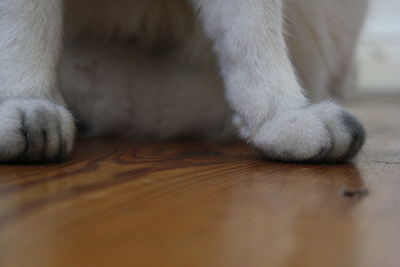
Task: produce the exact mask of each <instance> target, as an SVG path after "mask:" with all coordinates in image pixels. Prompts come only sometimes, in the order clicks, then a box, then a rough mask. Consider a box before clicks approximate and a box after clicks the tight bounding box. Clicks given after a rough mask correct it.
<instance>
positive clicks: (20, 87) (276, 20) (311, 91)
mask: <svg viewBox="0 0 400 267" xmlns="http://www.w3.org/2000/svg"><path fill="white" fill-rule="evenodd" d="M62 2H63V3H62ZM61 4H64V6H65V7H64V9H65V18H64V23H63V21H62V15H61ZM365 10H366V1H365V0H348V1H345V0H332V1H321V0H304V1H295V0H248V1H243V0H191V1H188V0H169V1H164V0H119V1H114V0H64V1H61V0H1V1H0V49H1V50H0V97H1V98H3V99H14V100H13V101H18V99H19V98H25V100H23V101H25V102H23V103H25V104H23V103H22V102H21V105H20V106H19V107H20V108H21V109H25V110H26V112H30V110H31V109H30V108H28V106H31V105H39V106H40V105H42V104H38V102H33V100H32V103H31V104H28V103H27V102H26V101H28V102H29V100H27V98H40V99H46V101H54V102H55V103H58V104H62V103H63V101H62V99H61V97H60V95H59V92H60V91H61V92H62V94H63V96H64V98H65V101H66V103H67V105H68V106H69V107H70V108H71V109H72V110H73V112H74V113H75V114H76V117H77V119H78V121H79V123H80V124H83V125H85V126H86V128H87V129H88V131H89V132H88V133H89V134H90V135H92V136H95V135H108V134H115V135H128V136H132V137H135V138H157V139H165V138H174V137H179V136H183V135H190V136H200V137H206V138H214V139H219V140H227V139H231V138H232V137H235V136H237V132H238V133H239V136H240V137H242V138H244V139H246V140H247V141H248V142H249V143H251V144H253V145H254V146H256V147H257V148H259V149H261V150H262V151H264V152H265V153H266V156H268V157H271V158H275V159H279V160H296V161H303V160H316V161H337V160H343V159H348V158H350V157H352V156H354V154H355V153H356V152H357V151H358V150H359V148H360V146H361V145H362V141H363V130H362V127H361V126H360V125H359V123H358V122H357V120H356V119H355V118H354V117H353V116H352V115H351V114H349V113H348V112H347V111H345V110H343V109H342V108H341V107H339V106H337V105H335V104H332V103H329V102H325V103H321V104H318V105H310V104H309V101H308V100H307V99H306V97H304V94H303V91H304V90H303V86H306V88H307V89H306V93H307V94H308V95H309V96H311V97H313V98H314V99H323V98H326V97H329V96H332V95H339V94H340V88H341V87H342V84H343V81H344V80H345V77H346V72H347V69H348V68H349V66H351V55H352V53H353V49H354V46H355V43H356V40H357V37H358V33H359V31H360V28H361V25H362V22H363V17H364V13H365ZM197 18H198V19H197ZM203 29H204V31H203ZM62 30H64V48H63V47H62V45H61V44H62V42H61V41H62V40H61V33H62ZM212 50H214V52H215V53H213V52H212ZM61 52H62V53H61ZM59 55H61V65H60V67H58V65H57V64H58V60H59V59H60V58H59ZM214 55H216V57H215V56H214ZM291 59H292V60H293V63H294V64H293V63H292V62H291ZM216 62H218V64H217V63H216ZM218 68H219V70H218ZM57 72H58V73H59V77H60V83H59V88H61V90H60V91H59V90H57V88H58V81H57ZM296 72H297V73H298V75H297V74H296ZM220 74H221V75H220ZM224 89H225V90H224ZM224 96H225V97H224ZM225 99H226V100H227V101H226V100H225ZM56 106H57V105H56V104H55V107H56ZM25 107H26V108H25ZM57 108H62V107H60V106H58V107H57ZM67 117H68V116H67ZM67 117H65V119H66V120H67V121H69V120H70V117H68V118H67ZM231 121H233V122H234V123H233V124H232V123H231ZM13 123H14V124H15V123H17V124H18V121H15V120H14V122H13ZM61 123H62V122H61ZM14 124H12V125H14ZM49 124H50V125H51V123H49ZM41 125H44V124H43V123H41ZM13 127H14V126H11V124H9V123H3V124H2V125H1V126H0V135H2V134H3V133H4V134H3V135H4V138H2V139H0V145H1V146H0V148H1V149H0V156H1V154H4V155H10V152H9V151H10V150H12V148H11V147H8V146H7V144H6V143H5V142H3V141H2V140H12V142H9V144H11V143H13V144H14V143H20V142H27V141H26V140H25V141H24V140H22V139H21V138H20V137H17V136H18V135H17V134H16V133H13V131H12V130H10V129H14V128H15V127H14V128H13ZM25 127H28V126H25ZM42 127H44V129H45V131H46V132H47V131H50V132H52V131H56V130H54V129H53V128H51V127H48V126H42ZM235 128H236V129H238V131H237V132H236V130H235ZM63 131H67V134H64V133H63V136H67V137H68V140H65V139H63V140H64V142H67V143H68V144H69V143H71V141H72V139H73V134H72V133H73V127H72V126H71V127H67V129H64V130H63ZM27 132H28V133H29V130H28V131H27ZM49 135H50V136H51V134H49ZM14 136H15V138H14ZM13 138H14V139H13ZM18 140H19V141H18ZM59 140H61V139H59ZM2 142H3V143H2ZM59 142H61V141H59ZM53 143H54V142H53ZM42 150H45V152H46V151H47V150H49V148H48V146H41V148H38V149H37V153H42V152H43V151H42ZM32 153H33V154H34V152H32ZM32 153H31V154H32ZM46 153H47V152H46ZM46 153H45V154H46ZM15 154H18V153H15ZM47 154H48V153H47ZM50 154H51V153H50ZM30 158H32V156H30ZM36 158H37V157H36ZM39 158H40V157H39ZM0 159H3V160H15V159H16V157H14V158H13V157H10V156H2V157H0ZM45 159H48V157H47V158H45Z"/></svg>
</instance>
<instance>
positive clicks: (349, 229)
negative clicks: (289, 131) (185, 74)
mask: <svg viewBox="0 0 400 267" xmlns="http://www.w3.org/2000/svg"><path fill="white" fill-rule="evenodd" d="M352 107H353V111H355V113H357V114H358V115H359V117H360V118H361V119H362V120H363V121H364V123H365V125H366V128H367V129H368V135H369V139H368V142H367V145H366V147H365V149H364V151H363V152H362V154H361V156H360V157H359V159H358V162H357V164H355V165H352V164H347V165H301V164H287V163H277V162H267V161H263V160H262V159H261V158H260V157H259V155H258V154H257V153H256V152H254V151H252V150H251V149H249V148H248V147H246V146H245V145H241V144H235V145H221V144H214V143H209V142H173V143H132V142H126V141H109V140H108V141H107V140H93V141H81V142H79V144H78V145H77V146H76V149H75V152H74V154H73V155H72V157H71V159H70V160H69V161H68V162H66V163H63V164H50V165H40V166H39V165H37V166H17V165H1V166H0V266H2V267H3V266H4V267H8V266H12V267H13V266H30V267H31V266H40V267H46V266H51V267H53V266H56V267H59V266H68V267H70V266H74V267H75V266H96V267H97V266H138V267H139V266H140V267H141V266H161V267H164V266H171V267H172V266H173V267H180V266H185V267H186V266H188V267H189V266H190V267H197V266H205V267H214V266H215V267H222V266H229V267H236V266H237V267H247V266H264V267H265V266H268V267H269V266H307V267H308V266H318V267H320V266H324V267H327V266H335V267H337V266H340V267H345V266H349V267H356V266H360V267H366V266H371V267H375V266H380V267H384V266H393V267H394V266H400V250H399V248H400V98H391V99H384V100H374V102H372V101H364V102H359V103H357V104H354V105H353V106H352Z"/></svg>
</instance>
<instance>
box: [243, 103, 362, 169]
mask: <svg viewBox="0 0 400 267" xmlns="http://www.w3.org/2000/svg"><path fill="white" fill-rule="evenodd" d="M244 132H245V131H244ZM246 134H247V140H249V142H250V143H251V144H253V145H254V146H255V147H257V148H258V149H260V150H261V151H263V152H264V153H265V155H266V157H267V158H269V159H273V160H280V161H290V162H320V163H334V162H346V161H349V160H351V159H353V158H354V157H355V156H356V155H357V154H358V152H359V151H360V149H361V147H362V146H363V144H364V141H365V130H364V128H363V126H362V125H361V123H360V122H359V121H358V120H357V118H356V117H355V116H354V115H352V114H351V113H349V112H348V111H346V110H345V109H343V108H342V107H340V106H338V105H336V104H334V103H331V102H323V103H320V104H315V105H310V106H307V107H304V108H301V109H295V110H290V111H289V110H287V111H285V112H281V113H278V114H277V115H276V116H275V117H274V118H273V119H272V120H268V121H266V122H265V123H264V124H263V125H262V126H261V127H260V128H258V130H256V131H255V133H252V134H248V133H246Z"/></svg>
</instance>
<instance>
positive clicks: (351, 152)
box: [342, 112, 366, 161]
mask: <svg viewBox="0 0 400 267" xmlns="http://www.w3.org/2000/svg"><path fill="white" fill-rule="evenodd" d="M342 121H343V124H344V125H345V127H346V128H347V130H348V131H349V133H350V134H351V143H350V145H349V149H348V150H347V151H346V153H345V154H344V156H343V157H342V160H344V161H346V160H350V159H352V158H354V157H355V156H356V155H357V153H358V152H359V151H360V149H361V147H362V146H363V145H364V142H365V137H366V134H365V130H364V127H363V126H362V124H361V123H360V122H359V121H358V119H357V118H356V117H354V116H353V115H352V114H350V113H348V112H343V114H342Z"/></svg>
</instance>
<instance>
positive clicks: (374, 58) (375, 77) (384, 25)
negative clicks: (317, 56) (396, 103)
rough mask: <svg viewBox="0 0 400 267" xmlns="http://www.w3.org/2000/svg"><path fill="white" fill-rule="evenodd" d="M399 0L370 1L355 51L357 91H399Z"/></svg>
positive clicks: (399, 92)
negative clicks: (367, 14)
mask: <svg viewBox="0 0 400 267" xmlns="http://www.w3.org/2000/svg"><path fill="white" fill-rule="evenodd" d="M399 14H400V0H371V8H370V14H369V17H368V23H367V25H366V28H365V30H364V33H363V35H362V38H361V42H360V46H359V48H358V51H357V54H356V64H357V72H358V75H357V90H358V94H385V95H390V94H400V15H399Z"/></svg>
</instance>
